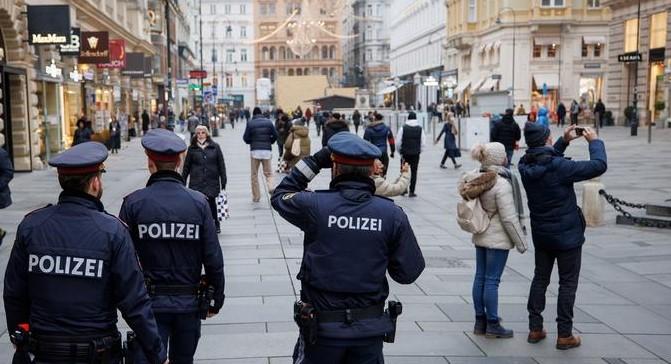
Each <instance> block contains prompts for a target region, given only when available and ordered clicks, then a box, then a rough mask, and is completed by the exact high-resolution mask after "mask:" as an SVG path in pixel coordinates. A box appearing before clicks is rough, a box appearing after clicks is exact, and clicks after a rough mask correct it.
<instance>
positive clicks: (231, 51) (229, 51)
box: [226, 49, 235, 63]
mask: <svg viewBox="0 0 671 364" xmlns="http://www.w3.org/2000/svg"><path fill="white" fill-rule="evenodd" d="M234 55H235V49H227V50H226V63H233V56H234Z"/></svg>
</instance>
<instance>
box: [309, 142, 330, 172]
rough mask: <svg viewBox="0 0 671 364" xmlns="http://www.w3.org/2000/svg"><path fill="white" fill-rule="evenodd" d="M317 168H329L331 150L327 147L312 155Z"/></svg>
mask: <svg viewBox="0 0 671 364" xmlns="http://www.w3.org/2000/svg"><path fill="white" fill-rule="evenodd" d="M312 157H313V158H314V161H315V162H316V163H317V166H318V167H319V168H321V169H326V168H329V169H330V168H331V167H332V166H333V161H332V160H331V150H330V149H329V148H328V147H324V148H322V149H321V150H320V151H319V152H317V153H315V154H313V155H312Z"/></svg>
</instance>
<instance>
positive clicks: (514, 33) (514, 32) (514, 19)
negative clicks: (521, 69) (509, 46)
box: [511, 9, 517, 106]
mask: <svg viewBox="0 0 671 364" xmlns="http://www.w3.org/2000/svg"><path fill="white" fill-rule="evenodd" d="M511 10H512V12H513V62H512V66H513V92H512V95H513V106H515V60H516V59H517V58H515V35H516V33H517V18H516V17H515V10H513V9H511Z"/></svg>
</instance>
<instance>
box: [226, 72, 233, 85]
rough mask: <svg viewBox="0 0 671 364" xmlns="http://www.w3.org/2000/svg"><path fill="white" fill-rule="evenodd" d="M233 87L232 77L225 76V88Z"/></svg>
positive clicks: (228, 74)
mask: <svg viewBox="0 0 671 364" xmlns="http://www.w3.org/2000/svg"><path fill="white" fill-rule="evenodd" d="M231 87H233V75H232V74H230V73H227V74H226V88H231Z"/></svg>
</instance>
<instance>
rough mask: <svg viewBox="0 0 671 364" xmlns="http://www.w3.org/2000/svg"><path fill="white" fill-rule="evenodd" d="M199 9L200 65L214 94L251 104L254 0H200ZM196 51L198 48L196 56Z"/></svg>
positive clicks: (226, 100) (221, 100) (223, 99)
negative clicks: (200, 16) (200, 21)
mask: <svg viewBox="0 0 671 364" xmlns="http://www.w3.org/2000/svg"><path fill="white" fill-rule="evenodd" d="M201 11H202V16H203V23H202V27H203V29H202V38H203V43H202V45H203V66H204V69H205V71H207V72H208V83H210V84H211V85H216V86H217V87H216V93H217V95H216V97H215V98H216V99H217V101H218V103H227V104H229V103H233V104H234V106H236V107H254V105H255V104H256V93H255V90H254V86H255V81H256V74H255V67H254V61H255V46H254V44H253V41H254V39H255V34H256V32H255V29H254V1H252V0H233V1H220V0H203V1H202V10H201ZM197 26H200V25H197ZM196 29H197V28H196ZM196 38H198V39H199V38H200V36H199V35H198V37H196ZM198 52H200V49H199V48H197V57H200V54H198Z"/></svg>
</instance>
